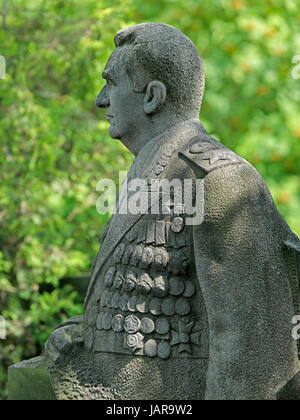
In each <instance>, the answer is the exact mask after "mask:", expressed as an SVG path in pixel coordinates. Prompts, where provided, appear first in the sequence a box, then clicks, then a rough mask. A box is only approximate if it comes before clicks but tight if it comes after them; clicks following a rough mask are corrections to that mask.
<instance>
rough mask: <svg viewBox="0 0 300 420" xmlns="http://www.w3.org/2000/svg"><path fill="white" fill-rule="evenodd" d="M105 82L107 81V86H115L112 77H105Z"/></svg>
mask: <svg viewBox="0 0 300 420" xmlns="http://www.w3.org/2000/svg"><path fill="white" fill-rule="evenodd" d="M106 83H107V85H108V86H115V85H116V84H115V82H114V81H113V80H112V79H109V78H107V79H106Z"/></svg>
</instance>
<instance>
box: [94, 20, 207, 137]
mask: <svg viewBox="0 0 300 420" xmlns="http://www.w3.org/2000/svg"><path fill="white" fill-rule="evenodd" d="M115 45H116V50H115V51H114V52H113V54H112V56H111V57H110V59H109V61H108V63H107V66H106V68H105V71H104V73H103V77H104V78H106V80H107V82H108V84H107V85H106V86H105V87H104V89H103V90H102V91H101V92H100V94H99V96H98V98H97V106H99V107H101V108H107V114H108V116H110V115H111V121H112V127H111V129H110V134H111V136H112V137H114V138H121V136H122V134H123V133H120V132H119V133H117V131H118V130H119V131H120V130H121V131H122V130H124V129H125V126H124V124H125V122H126V121H127V123H128V124H129V125H130V126H131V128H133V127H132V124H135V126H136V124H138V123H139V121H141V122H142V123H143V125H144V123H145V122H146V121H147V118H148V119H149V118H150V119H151V120H153V117H154V118H156V117H157V116H158V115H159V116H160V117H162V118H163V119H164V120H168V119H169V118H170V119H172V118H173V119H174V117H176V118H177V119H178V120H180V121H182V120H185V119H191V118H197V117H198V115H199V112H200V107H201V102H202V98H203V93H204V85H205V77H204V69H203V64H202V60H201V57H200V55H199V52H198V50H197V48H196V47H195V45H194V44H193V43H192V41H191V40H190V39H188V38H187V37H186V36H185V35H184V34H183V33H181V32H180V31H178V30H177V29H175V28H173V27H171V26H169V25H164V24H160V23H143V24H140V25H137V26H133V27H130V28H127V29H124V30H122V31H120V32H118V33H117V35H116V37H115ZM120 85H122V87H121V88H120ZM110 86H111V88H110ZM117 86H119V89H116V87H117ZM114 88H115V89H114ZM114 93H115V96H114ZM111 95H112V97H110V96H111ZM126 98H127V100H126ZM115 107H117V109H116V108H115ZM122 111H123V118H122V115H121V113H122ZM116 113H117V114H118V115H116ZM119 119H120V120H119ZM122 119H123V121H122ZM125 119H126V121H125ZM143 120H145V121H144V122H143ZM119 122H120V124H121V126H120V127H118V126H119V125H120V124H119Z"/></svg>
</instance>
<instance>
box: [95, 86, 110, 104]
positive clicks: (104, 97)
mask: <svg viewBox="0 0 300 420" xmlns="http://www.w3.org/2000/svg"><path fill="white" fill-rule="evenodd" d="M109 105H110V103H109V97H108V89H107V85H105V86H104V88H103V89H102V90H101V92H100V93H99V95H98V96H97V98H96V107H97V108H107V107H108V106H109Z"/></svg>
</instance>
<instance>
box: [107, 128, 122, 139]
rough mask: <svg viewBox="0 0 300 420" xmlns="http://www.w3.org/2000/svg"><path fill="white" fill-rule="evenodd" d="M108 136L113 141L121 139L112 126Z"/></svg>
mask: <svg viewBox="0 0 300 420" xmlns="http://www.w3.org/2000/svg"><path fill="white" fill-rule="evenodd" d="M108 134H109V135H110V137H111V138H112V139H114V140H120V138H121V135H120V133H119V132H118V131H117V130H116V129H115V128H114V127H113V126H110V127H109V129H108Z"/></svg>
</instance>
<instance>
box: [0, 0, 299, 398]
mask: <svg viewBox="0 0 300 420" xmlns="http://www.w3.org/2000/svg"><path fill="white" fill-rule="evenodd" d="M0 8H1V12H2V17H1V18H0V19H2V20H1V21H0V24H1V29H0V55H3V56H4V57H5V58H6V62H7V69H6V71H7V74H6V79H5V80H0V163H1V172H0V179H1V181H0V315H2V316H4V317H5V318H6V320H7V339H6V340H3V341H0V399H4V398H5V397H6V370H7V367H8V366H9V365H10V364H12V363H15V362H19V361H21V360H22V359H26V358H30V357H33V356H35V355H37V354H39V353H40V352H41V349H42V347H43V344H44V342H45V340H46V338H47V337H48V335H49V334H50V332H51V331H52V330H53V329H54V328H55V327H56V326H57V325H58V324H60V323H61V322H62V321H63V320H65V319H67V318H68V317H70V316H73V315H78V314H81V313H82V304H83V297H82V291H81V290H80V287H79V280H80V277H82V276H86V275H88V272H89V269H90V266H91V263H92V260H93V258H94V257H95V255H96V253H97V251H98V248H99V238H100V234H101V231H102V229H103V227H104V225H105V223H106V221H107V218H108V217H107V216H101V215H99V214H97V212H96V207H95V203H96V200H97V192H96V184H97V182H98V181H99V180H100V179H101V178H103V177H105V178H111V179H115V180H116V181H117V179H118V171H119V170H128V168H129V166H130V163H131V161H132V157H131V156H130V155H129V153H128V152H127V151H126V150H125V149H124V148H123V147H121V146H120V144H118V143H117V142H115V141H112V140H110V138H109V137H108V134H107V128H108V127H107V123H106V121H105V116H104V113H103V112H101V111H99V110H97V109H96V108H95V106H94V101H95V97H96V95H97V93H98V91H99V89H100V88H101V85H102V83H103V82H102V81H101V78H100V75H101V72H102V69H103V67H104V65H105V62H106V60H107V58H108V56H109V54H110V52H111V51H112V50H113V48H114V45H113V37H114V35H115V33H116V31H118V30H119V29H121V28H123V27H126V26H129V25H131V24H134V23H140V22H143V21H158V22H159V21H160V22H164V23H169V24H171V25H174V26H176V27H177V28H179V29H181V30H182V31H184V32H185V33H186V35H188V36H189V37H190V38H191V39H192V40H193V41H194V42H195V44H196V45H197V47H198V48H199V51H200V53H201V55H202V57H203V59H204V62H205V67H206V78H207V86H206V94H205V98H204V103H203V107H202V112H201V115H200V119H201V120H202V122H203V123H204V125H205V127H206V128H207V129H208V131H209V132H210V133H211V134H212V135H214V136H215V137H216V138H218V139H219V140H221V141H222V142H223V143H225V144H226V145H227V146H229V147H230V148H232V149H233V150H234V151H236V152H237V153H239V154H240V155H242V156H243V157H245V158H246V159H247V160H249V161H250V162H251V163H252V164H253V165H254V166H255V167H256V168H257V169H258V170H259V172H260V173H261V174H262V176H263V177H264V179H265V180H266V183H267V185H268V186H269V188H270V189H271V192H272V194H273V197H274V199H275V201H276V204H277V205H278V208H279V210H280V212H281V213H282V215H283V216H284V217H285V218H286V220H287V221H288V223H289V224H290V226H291V227H292V228H293V230H294V231H295V232H296V233H297V234H298V235H299V234H300V218H299V213H300V177H299V175H300V165H299V161H300V121H299V104H300V79H298V80H295V79H293V78H292V75H291V74H292V70H293V68H294V67H295V64H292V58H293V57H294V56H295V55H299V54H300V33H299V24H300V10H299V5H298V0H288V1H287V0H265V1H261V0H252V1H251V0H248V1H246V0H122V1H117V0H110V1H107V0H84V1H82V0H47V1H45V0H2V1H0ZM299 73H300V72H299ZM76 279H77V280H76ZM279 304H280V303H279Z"/></svg>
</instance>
